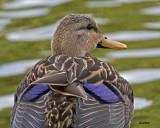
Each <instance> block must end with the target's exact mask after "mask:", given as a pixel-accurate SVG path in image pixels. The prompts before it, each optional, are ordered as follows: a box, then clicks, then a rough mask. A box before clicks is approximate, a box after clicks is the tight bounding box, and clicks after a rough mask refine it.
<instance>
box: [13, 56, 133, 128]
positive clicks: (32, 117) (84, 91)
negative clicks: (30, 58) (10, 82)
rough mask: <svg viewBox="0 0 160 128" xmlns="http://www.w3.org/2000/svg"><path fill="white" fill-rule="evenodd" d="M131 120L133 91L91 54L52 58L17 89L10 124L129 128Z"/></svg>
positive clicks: (34, 68)
mask: <svg viewBox="0 0 160 128" xmlns="http://www.w3.org/2000/svg"><path fill="white" fill-rule="evenodd" d="M101 86H103V87H101ZM98 89H99V90H98ZM103 91H106V93H107V94H105V93H104V92H103ZM101 92H102V93H104V95H103V94H100V93H101ZM107 96H108V98H107ZM114 97H115V99H114V100H113V98H114ZM106 99H107V100H106ZM110 99H112V100H110ZM93 113H94V116H93ZM132 116H133V92H132V89H131V87H130V85H129V83H128V82H127V81H126V80H125V79H124V78H122V77H121V76H120V75H119V74H118V73H117V71H116V70H115V69H114V68H113V67H112V66H111V65H110V64H108V63H105V62H102V61H99V60H98V59H96V58H94V57H92V56H90V55H89V54H86V56H85V57H68V56H65V55H52V56H49V57H47V58H45V59H43V60H41V61H39V62H38V63H37V64H36V65H35V66H33V67H32V68H31V70H30V71H29V72H28V74H27V75H26V77H25V78H24V80H22V82H21V83H20V85H19V86H18V89H17V92H16V94H15V104H14V107H13V110H12V116H11V125H12V127H13V128H16V127H23V126H25V127H28V128H32V127H55V128H68V127H75V128H86V127H88V128H98V127H100V128H101V127H107V128H108V127H109V128H113V127H115V128H117V127H120V128H127V127H129V124H130V120H131V119H132Z"/></svg>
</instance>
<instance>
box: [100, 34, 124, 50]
mask: <svg viewBox="0 0 160 128" xmlns="http://www.w3.org/2000/svg"><path fill="white" fill-rule="evenodd" d="M101 45H102V47H106V48H112V49H119V50H120V49H126V48H127V45H126V44H123V43H120V42H117V41H114V40H110V39H108V38H106V37H105V36H104V35H103V38H102V44H101Z"/></svg>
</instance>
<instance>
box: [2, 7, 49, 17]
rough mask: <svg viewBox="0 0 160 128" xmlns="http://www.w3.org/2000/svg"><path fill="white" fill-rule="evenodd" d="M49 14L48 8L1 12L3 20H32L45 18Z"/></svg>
mask: <svg viewBox="0 0 160 128" xmlns="http://www.w3.org/2000/svg"><path fill="white" fill-rule="evenodd" d="M48 13H49V9H48V8H37V9H27V10H18V11H17V10H16V11H0V17H3V18H31V17H38V16H43V15H46V14H48Z"/></svg>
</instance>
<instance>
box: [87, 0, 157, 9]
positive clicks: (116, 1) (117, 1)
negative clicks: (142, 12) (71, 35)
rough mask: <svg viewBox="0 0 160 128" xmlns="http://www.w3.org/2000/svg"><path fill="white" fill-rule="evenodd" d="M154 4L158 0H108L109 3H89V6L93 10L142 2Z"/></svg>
mask: <svg viewBox="0 0 160 128" xmlns="http://www.w3.org/2000/svg"><path fill="white" fill-rule="evenodd" d="M151 1H152V2H153V1H157V0H108V1H90V2H87V6H88V7H91V8H95V7H116V6H120V5H122V4H125V3H140V2H151Z"/></svg>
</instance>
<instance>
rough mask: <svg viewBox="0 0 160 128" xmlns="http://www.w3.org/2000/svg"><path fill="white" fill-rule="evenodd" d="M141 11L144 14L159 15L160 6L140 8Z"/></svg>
mask: <svg viewBox="0 0 160 128" xmlns="http://www.w3.org/2000/svg"><path fill="white" fill-rule="evenodd" d="M141 13H142V14H144V15H160V6H155V7H149V8H144V9H141Z"/></svg>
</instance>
